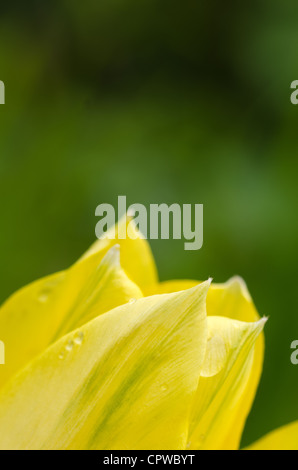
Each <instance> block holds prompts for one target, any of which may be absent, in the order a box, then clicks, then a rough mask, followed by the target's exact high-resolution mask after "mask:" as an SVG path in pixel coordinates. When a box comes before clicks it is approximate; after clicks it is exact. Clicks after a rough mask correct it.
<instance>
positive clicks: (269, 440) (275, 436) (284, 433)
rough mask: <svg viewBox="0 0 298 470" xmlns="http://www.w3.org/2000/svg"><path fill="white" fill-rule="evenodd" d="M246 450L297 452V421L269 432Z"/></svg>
mask: <svg viewBox="0 0 298 470" xmlns="http://www.w3.org/2000/svg"><path fill="white" fill-rule="evenodd" d="M247 450H298V421H296V422H294V423H292V424H288V425H287V426H283V427H282V428H280V429H277V430H276V431H273V432H271V433H270V434H268V435H267V436H265V437H263V438H262V439H260V440H259V441H257V442H255V443H254V444H252V445H251V446H250V447H248V449H247Z"/></svg>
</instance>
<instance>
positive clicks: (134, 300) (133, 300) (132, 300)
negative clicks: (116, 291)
mask: <svg viewBox="0 0 298 470" xmlns="http://www.w3.org/2000/svg"><path fill="white" fill-rule="evenodd" d="M136 301H137V299H130V301H129V302H128V303H129V304H131V305H132V304H134V303H135V302H136Z"/></svg>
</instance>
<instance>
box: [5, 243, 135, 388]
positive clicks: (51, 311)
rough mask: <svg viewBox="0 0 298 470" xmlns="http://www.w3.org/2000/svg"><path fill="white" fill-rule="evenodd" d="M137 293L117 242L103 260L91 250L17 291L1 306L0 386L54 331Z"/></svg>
mask: <svg viewBox="0 0 298 470" xmlns="http://www.w3.org/2000/svg"><path fill="white" fill-rule="evenodd" d="M140 297H142V292H141V291H140V289H139V288H138V287H137V286H136V285H135V284H134V283H133V282H132V281H131V280H130V279H129V278H128V277H127V275H126V274H125V272H124V271H123V270H122V269H121V266H120V261H119V248H118V247H114V248H112V249H111V250H110V252H108V253H107V254H106V256H105V257H104V259H102V260H101V254H95V255H93V256H91V257H89V258H87V259H86V260H84V261H82V262H81V263H78V264H76V265H74V266H73V267H72V268H70V269H69V270H68V271H66V272H64V273H60V274H57V275H54V276H50V277H49V278H46V279H43V280H41V281H37V282H36V283H33V284H31V285H30V286H28V287H26V288H24V289H22V290H21V291H19V292H17V293H16V294H15V295H14V296H12V297H11V298H10V299H9V300H8V301H7V302H6V303H5V304H4V305H3V306H2V308H1V309H0V332H1V340H2V341H3V342H4V343H5V352H6V365H5V366H4V367H1V370H0V386H2V385H3V384H4V383H5V381H6V380H8V378H9V377H10V376H11V375H12V374H14V373H15V372H16V371H18V370H19V369H20V368H22V367H24V365H25V364H26V363H27V362H29V361H31V360H32V359H33V358H34V357H35V356H37V355H38V354H40V353H41V352H42V351H43V350H44V349H45V348H47V347H48V346H49V345H50V344H51V343H53V342H54V341H56V340H57V339H58V338H59V337H61V336H63V335H64V334H66V333H68V332H70V331H72V330H73V329H74V328H77V327H79V326H80V325H82V324H84V323H86V322H87V321H89V320H91V319H93V318H94V317H96V316H98V315H101V314H102V313H105V312H107V311H109V310H111V309H112V308H114V307H117V306H118V305H122V304H124V303H127V302H128V301H129V300H130V299H131V298H140Z"/></svg>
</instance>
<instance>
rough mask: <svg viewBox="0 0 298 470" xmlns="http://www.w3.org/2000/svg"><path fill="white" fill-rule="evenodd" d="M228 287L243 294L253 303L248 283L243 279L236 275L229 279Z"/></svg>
mask: <svg viewBox="0 0 298 470" xmlns="http://www.w3.org/2000/svg"><path fill="white" fill-rule="evenodd" d="M226 286H227V287H229V288H230V289H232V290H234V291H235V292H239V293H241V294H242V295H243V296H244V297H246V299H247V300H249V301H251V300H252V299H251V295H250V293H249V290H248V288H247V285H246V282H245V281H244V279H243V277H241V276H238V275H235V276H233V277H231V278H230V279H228V281H227V282H226Z"/></svg>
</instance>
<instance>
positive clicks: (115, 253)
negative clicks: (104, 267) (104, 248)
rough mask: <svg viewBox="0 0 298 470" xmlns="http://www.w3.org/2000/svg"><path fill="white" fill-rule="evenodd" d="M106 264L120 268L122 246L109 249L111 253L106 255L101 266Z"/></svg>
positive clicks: (117, 245)
mask: <svg viewBox="0 0 298 470" xmlns="http://www.w3.org/2000/svg"><path fill="white" fill-rule="evenodd" d="M106 262H109V263H111V264H112V265H114V266H115V267H120V245H119V244H116V245H113V246H112V247H111V248H110V249H109V251H108V252H107V253H106V254H105V256H104V257H103V259H102V261H101V263H100V264H102V263H106Z"/></svg>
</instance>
